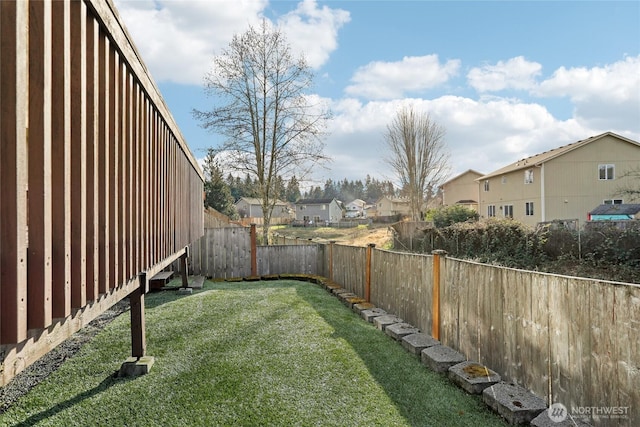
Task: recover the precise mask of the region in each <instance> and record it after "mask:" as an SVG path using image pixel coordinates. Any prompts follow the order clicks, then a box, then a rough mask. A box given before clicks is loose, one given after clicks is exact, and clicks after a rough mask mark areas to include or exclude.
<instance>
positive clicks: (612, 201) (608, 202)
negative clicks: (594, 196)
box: [602, 199, 623, 205]
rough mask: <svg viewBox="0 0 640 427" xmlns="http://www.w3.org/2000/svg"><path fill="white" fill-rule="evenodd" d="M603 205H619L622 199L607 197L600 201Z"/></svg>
mask: <svg viewBox="0 0 640 427" xmlns="http://www.w3.org/2000/svg"><path fill="white" fill-rule="evenodd" d="M602 203H603V204H605V205H621V204H622V203H623V201H622V199H607V200H604V201H603V202H602Z"/></svg>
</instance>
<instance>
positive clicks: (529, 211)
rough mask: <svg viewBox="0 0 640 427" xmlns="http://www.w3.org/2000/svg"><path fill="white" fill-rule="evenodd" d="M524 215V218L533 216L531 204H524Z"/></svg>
mask: <svg viewBox="0 0 640 427" xmlns="http://www.w3.org/2000/svg"><path fill="white" fill-rule="evenodd" d="M524 214H525V215H526V216H533V202H526V203H525V204H524Z"/></svg>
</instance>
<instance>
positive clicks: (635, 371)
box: [592, 286, 640, 425]
mask: <svg viewBox="0 0 640 427" xmlns="http://www.w3.org/2000/svg"><path fill="white" fill-rule="evenodd" d="M614 293H615V296H614V297H615V301H616V316H615V325H614V328H615V331H614V333H613V335H614V336H615V337H617V338H618V349H617V350H618V351H617V354H616V358H615V362H616V363H617V374H618V376H617V379H616V380H617V384H618V385H619V387H618V390H617V392H618V393H617V405H619V406H623V407H628V408H629V412H630V413H631V422H630V425H640V408H638V402H640V362H639V359H638V358H639V357H640V356H639V355H640V339H639V338H638V335H639V334H638V331H640V287H631V286H615V289H614ZM592 383H593V381H592Z"/></svg>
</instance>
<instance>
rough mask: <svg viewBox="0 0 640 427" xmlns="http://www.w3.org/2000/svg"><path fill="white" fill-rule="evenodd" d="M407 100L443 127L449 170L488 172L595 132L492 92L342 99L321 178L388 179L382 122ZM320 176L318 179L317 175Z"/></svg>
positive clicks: (388, 172)
mask: <svg viewBox="0 0 640 427" xmlns="http://www.w3.org/2000/svg"><path fill="white" fill-rule="evenodd" d="M406 102H411V103H413V105H414V106H415V107H416V108H417V109H418V110H422V111H425V112H427V113H429V114H430V115H431V117H432V118H433V119H434V120H435V121H436V122H437V123H439V124H440V125H442V126H443V127H444V128H445V130H446V135H445V141H446V143H447V147H448V149H449V150H450V153H451V158H450V160H451V166H452V176H454V175H456V174H458V173H461V172H463V171H465V170H467V169H475V170H479V171H480V172H484V173H489V172H492V171H493V170H495V169H498V168H501V167H503V166H506V165H507V164H509V163H511V162H514V161H516V160H518V159H521V158H523V157H527V156H530V155H533V154H537V153H540V152H543V151H546V150H549V149H551V148H555V147H558V146H560V145H564V144H566V143H569V142H574V141H577V140H579V139H584V138H585V137H588V136H591V135H595V134H597V133H599V132H600V131H594V130H593V129H590V128H588V127H586V126H584V125H581V124H580V123H578V122H577V121H575V120H573V119H570V120H566V121H560V120H557V119H555V118H554V117H553V116H552V115H551V114H550V113H549V112H548V111H547V109H546V108H545V107H544V106H542V105H539V104H535V103H522V102H518V101H515V100H508V99H499V98H493V99H488V100H484V101H478V100H474V99H470V98H465V97H460V96H442V97H440V98H436V99H432V100H428V99H404V100H401V99H398V100H393V101H372V102H366V103H363V102H361V101H358V100H355V99H343V100H340V101H337V102H335V103H334V105H333V106H332V109H333V111H334V113H335V118H334V120H333V121H332V123H331V125H330V129H329V130H330V136H329V138H328V139H327V149H326V153H327V154H328V155H329V156H331V157H332V158H333V159H334V162H333V163H332V164H330V165H329V167H330V168H331V170H330V171H328V172H327V173H326V176H325V177H324V178H332V179H342V178H345V177H346V178H348V179H364V177H365V176H366V175H367V174H369V175H371V176H377V177H383V178H385V179H393V177H392V176H391V171H390V170H389V169H388V166H387V165H386V164H385V162H384V160H383V158H384V156H385V155H386V153H387V148H386V146H385V142H384V132H385V129H386V125H387V124H388V123H389V122H390V121H391V120H392V119H393V117H394V115H395V113H396V112H397V110H398V108H399V106H400V105H402V104H404V103H406ZM320 181H322V179H320Z"/></svg>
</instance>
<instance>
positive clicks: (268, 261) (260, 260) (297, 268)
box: [256, 244, 323, 276]
mask: <svg viewBox="0 0 640 427" xmlns="http://www.w3.org/2000/svg"><path fill="white" fill-rule="evenodd" d="M256 249H257V251H256V257H257V266H258V275H260V276H265V275H271V274H286V273H291V272H292V271H293V272H295V273H296V274H313V275H317V274H319V271H320V265H321V258H320V257H319V253H320V252H321V251H322V249H323V248H322V246H320V245H314V244H311V245H286V246H285V245H272V246H258V247H257V248H256Z"/></svg>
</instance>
